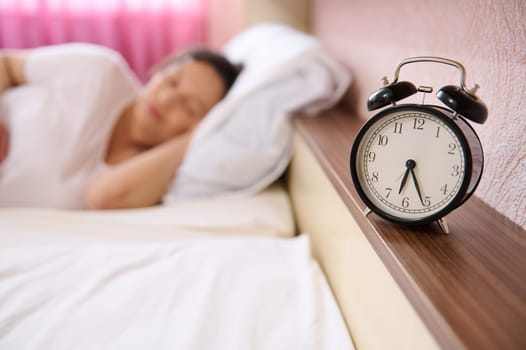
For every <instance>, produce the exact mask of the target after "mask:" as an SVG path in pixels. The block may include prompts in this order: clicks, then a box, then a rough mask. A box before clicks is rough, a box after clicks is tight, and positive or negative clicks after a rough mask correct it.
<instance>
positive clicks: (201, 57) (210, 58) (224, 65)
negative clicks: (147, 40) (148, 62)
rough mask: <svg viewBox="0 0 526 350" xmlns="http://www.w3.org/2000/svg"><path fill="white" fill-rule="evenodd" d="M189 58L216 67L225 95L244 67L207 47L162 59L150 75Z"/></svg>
mask: <svg viewBox="0 0 526 350" xmlns="http://www.w3.org/2000/svg"><path fill="white" fill-rule="evenodd" d="M187 59H191V60H195V61H200V62H204V63H207V64H209V65H210V66H212V68H214V70H215V71H216V72H217V74H218V75H219V76H220V77H221V80H222V81H223V85H224V87H225V95H226V93H227V92H228V90H230V88H231V87H232V85H233V84H234V82H235V81H236V79H237V77H238V75H239V73H240V72H241V70H242V69H243V65H237V64H233V63H232V62H230V61H229V60H228V59H227V58H226V57H225V56H223V55H222V54H220V53H217V52H215V51H212V50H210V49H206V48H194V49H190V50H188V51H185V52H183V53H180V54H177V55H173V56H170V57H168V58H167V59H165V60H164V61H162V62H161V63H160V64H158V65H156V66H155V67H153V69H152V71H151V73H150V75H153V74H155V73H157V72H159V71H161V70H163V69H165V68H167V67H168V66H170V65H172V64H174V63H177V62H183V61H185V60H187Z"/></svg>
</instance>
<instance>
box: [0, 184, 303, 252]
mask: <svg viewBox="0 0 526 350" xmlns="http://www.w3.org/2000/svg"><path fill="white" fill-rule="evenodd" d="M294 233H295V227H294V214H293V211H292V207H291V204H290V201H289V197H288V194H287V192H286V190H285V189H284V187H283V185H282V184H281V183H280V182H277V183H275V184H274V185H272V186H270V187H269V188H268V189H266V190H265V191H262V192H260V193H257V194H254V195H247V196H232V197H222V198H215V199H195V200H192V199H180V200H173V201H171V202H169V203H166V204H165V205H162V206H156V207H151V208H144V209H131V210H112V211H86V210H83V211H82V210H81V211H75V210H53V209H24V208H12V209H6V208H2V209H0V245H1V246H6V245H18V244H21V245H24V246H27V245H29V244H37V245H40V244H46V243H57V242H58V243H65V242H68V243H82V244H86V243H97V242H123V241H124V242H130V241H142V242H144V241H146V242H152V241H171V240H174V239H181V238H185V237H189V238H195V237H196V236H210V235H212V236H217V235H222V236H223V235H229V236H231V235H258V236H273V237H292V236H294Z"/></svg>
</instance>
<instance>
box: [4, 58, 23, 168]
mask: <svg viewBox="0 0 526 350" xmlns="http://www.w3.org/2000/svg"><path fill="white" fill-rule="evenodd" d="M25 65H26V58H25V54H23V53H22V52H20V51H7V50H0V94H1V93H2V92H3V91H5V90H7V89H9V88H10V87H13V86H17V85H20V84H25V83H26V77H25V73H24V72H25ZM2 118H3V116H1V115H0V163H1V162H2V161H3V160H4V159H5V158H6V157H7V153H8V151H9V130H7V127H6V125H5V123H4V121H3V120H2Z"/></svg>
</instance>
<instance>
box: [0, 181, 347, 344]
mask: <svg viewBox="0 0 526 350" xmlns="http://www.w3.org/2000/svg"><path fill="white" fill-rule="evenodd" d="M280 203H281V204H280ZM276 214H279V215H277V216H276ZM292 219H293V217H292V211H291V210H290V204H289V203H288V197H287V195H286V193H285V192H284V190H283V188H281V187H280V186H277V187H273V188H271V189H269V190H267V191H265V192H263V193H261V194H259V195H256V196H253V197H251V198H231V199H228V200H227V201H226V202H225V199H222V200H220V201H219V200H218V201H217V202H213V201H212V202H207V201H192V202H188V201H185V202H181V203H172V204H170V205H169V206H163V207H158V208H151V209H141V210H136V211H118V212H111V213H106V212H104V213H102V212H100V213H99V212H64V211H50V210H29V209H26V210H21V209H2V210H0V349H192V350H194V349H198V350H199V349H226V350H231V349H243V350H246V349H269V350H275V349H316V350H318V349H331V350H332V349H352V342H351V339H350V337H349V335H348V332H347V329H346V327H345V323H344V321H343V318H342V316H341V314H340V312H339V310H338V306H337V304H336V302H335V300H334V298H333V296H332V294H331V291H330V288H329V286H328V285H327V282H326V280H325V278H324V276H323V274H322V273H321V271H320V269H319V267H318V265H317V263H316V262H315V261H314V260H313V259H312V258H311V255H310V247H309V239H308V237H307V236H306V235H300V236H299V237H294V238H290V236H291V235H292V234H293V232H294V230H293V227H294V226H293V224H292V222H293V220H292ZM14 236H15V237H14ZM285 237H289V238H285Z"/></svg>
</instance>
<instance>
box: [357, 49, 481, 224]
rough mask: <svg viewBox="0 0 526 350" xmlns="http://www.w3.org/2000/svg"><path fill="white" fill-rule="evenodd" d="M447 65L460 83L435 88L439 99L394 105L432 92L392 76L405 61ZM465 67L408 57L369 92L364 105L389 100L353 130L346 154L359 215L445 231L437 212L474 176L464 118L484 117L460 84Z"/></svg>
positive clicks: (477, 154) (476, 161)
mask: <svg viewBox="0 0 526 350" xmlns="http://www.w3.org/2000/svg"><path fill="white" fill-rule="evenodd" d="M417 62H434V63H440V64H447V65H450V66H453V67H456V68H458V70H459V71H460V75H461V77H460V85H459V86H456V85H448V86H445V87H442V88H441V89H440V90H438V92H437V93H436V96H437V98H438V99H439V100H440V101H441V102H442V103H443V104H444V105H445V107H444V106H436V105H428V104H398V105H397V104H396V102H398V101H400V100H402V99H404V98H406V97H409V96H411V95H413V94H416V93H417V92H422V93H424V94H426V93H430V92H432V91H433V88H432V87H427V86H420V87H418V88H417V87H416V86H415V85H413V84H412V83H411V82H408V81H398V76H399V73H400V69H401V68H402V66H404V65H406V64H409V63H417ZM465 77H466V71H465V69H464V66H463V65H462V64H460V63H459V62H456V61H453V60H449V59H445V58H440V57H413V58H408V59H405V60H403V61H402V62H401V63H400V64H399V65H398V67H397V68H396V71H395V75H394V79H393V81H392V82H391V83H389V82H388V81H387V78H385V77H384V85H385V86H384V87H382V88H381V89H379V90H378V91H376V92H375V93H373V94H372V95H371V97H369V100H368V101H367V107H368V109H369V110H370V111H372V110H377V109H380V108H382V107H386V106H388V105H391V106H390V107H388V108H385V109H383V110H381V111H380V112H379V113H378V114H376V115H374V116H373V117H372V118H371V119H370V120H368V121H367V123H366V124H365V125H364V126H363V127H362V128H361V130H360V131H359V133H358V135H357V136H356V139H355V140H354V142H353V146H352V149H351V154H350V158H351V159H350V170H351V177H352V180H353V183H354V185H355V187H356V190H357V192H358V194H359V195H360V197H361V199H362V200H363V202H364V203H365V204H366V205H367V207H368V208H366V211H365V214H366V215H367V214H368V213H369V212H370V211H373V212H375V213H376V214H378V215H379V216H381V217H382V218H384V219H387V220H390V221H393V222H397V223H401V224H424V223H429V222H433V221H437V222H438V223H439V225H440V227H441V228H442V230H443V231H444V232H446V233H448V232H449V230H448V228H447V224H446V222H445V220H444V216H445V215H446V214H448V213H449V212H451V211H452V210H454V209H456V208H458V207H459V206H460V205H461V204H463V203H464V202H465V201H466V200H467V199H468V198H469V197H470V196H471V195H472V194H473V192H474V191H475V189H476V188H477V186H478V183H479V181H480V178H481V176H482V170H483V167H484V154H483V150H482V145H481V143H480V140H479V138H478V136H477V134H476V133H475V131H474V130H473V128H472V127H471V126H470V125H469V123H468V122H467V121H466V119H469V120H471V121H473V122H476V123H481V124H482V123H484V122H485V121H486V118H487V115H488V110H487V108H486V105H485V104H484V103H483V102H482V101H481V100H480V99H479V98H478V97H477V96H476V95H475V91H476V89H477V88H478V85H475V88H473V89H472V90H468V89H467V88H466V85H465Z"/></svg>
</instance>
